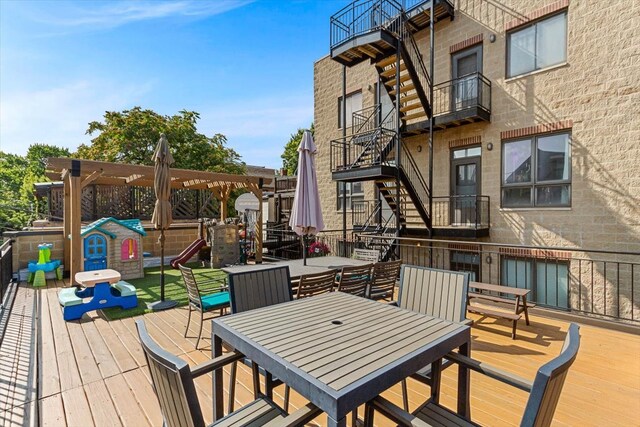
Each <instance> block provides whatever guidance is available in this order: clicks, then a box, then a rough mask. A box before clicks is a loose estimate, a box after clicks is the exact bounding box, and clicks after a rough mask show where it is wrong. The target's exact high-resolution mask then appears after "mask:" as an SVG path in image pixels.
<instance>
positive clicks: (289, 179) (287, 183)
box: [276, 176, 298, 193]
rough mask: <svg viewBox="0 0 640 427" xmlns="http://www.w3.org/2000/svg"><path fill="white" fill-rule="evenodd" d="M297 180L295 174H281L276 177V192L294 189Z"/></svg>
mask: <svg viewBox="0 0 640 427" xmlns="http://www.w3.org/2000/svg"><path fill="white" fill-rule="evenodd" d="M297 182H298V180H297V178H296V177H295V176H281V177H277V178H276V193H282V192H286V191H293V190H295V189H296V183H297Z"/></svg>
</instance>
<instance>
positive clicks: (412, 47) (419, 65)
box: [401, 12, 431, 102]
mask: <svg viewBox="0 0 640 427" xmlns="http://www.w3.org/2000/svg"><path fill="white" fill-rule="evenodd" d="M402 16H403V22H404V25H402V27H401V28H402V30H401V31H402V34H401V36H402V40H403V42H404V46H405V49H406V52H407V54H408V55H409V59H410V60H411V62H412V64H413V68H414V70H415V72H416V74H417V76H418V80H419V83H420V86H421V89H422V91H423V93H424V95H425V96H426V97H427V101H429V102H431V100H430V99H428V95H427V94H428V89H429V86H430V85H431V77H430V76H429V73H428V72H427V67H426V66H425V64H424V61H423V60H422V55H421V54H420V50H419V49H418V44H417V43H416V40H415V39H414V38H413V35H412V34H411V31H410V30H409V28H408V26H409V23H408V22H409V18H408V17H407V16H406V14H405V13H404V12H403V13H402Z"/></svg>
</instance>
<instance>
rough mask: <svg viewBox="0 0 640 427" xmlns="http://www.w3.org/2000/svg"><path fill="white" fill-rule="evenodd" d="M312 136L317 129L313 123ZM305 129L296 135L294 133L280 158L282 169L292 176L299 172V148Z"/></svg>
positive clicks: (299, 130)
mask: <svg viewBox="0 0 640 427" xmlns="http://www.w3.org/2000/svg"><path fill="white" fill-rule="evenodd" d="M309 130H311V134H312V135H313V134H314V133H315V128H314V127H313V123H311V127H310V128H309ZM304 131H305V129H302V128H300V129H298V131H297V132H296V133H292V134H291V137H290V138H289V142H287V143H286V144H285V146H284V152H283V153H282V155H281V156H280V157H281V158H282V167H283V168H285V169H286V170H287V172H288V173H289V174H290V175H293V174H294V173H296V171H297V170H298V147H299V146H300V142H302V135H303V134H304Z"/></svg>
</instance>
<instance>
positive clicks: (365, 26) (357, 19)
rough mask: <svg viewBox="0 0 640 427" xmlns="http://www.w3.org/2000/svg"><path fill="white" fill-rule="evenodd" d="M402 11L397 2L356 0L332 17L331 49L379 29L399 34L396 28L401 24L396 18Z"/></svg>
mask: <svg viewBox="0 0 640 427" xmlns="http://www.w3.org/2000/svg"><path fill="white" fill-rule="evenodd" d="M401 11H402V5H401V4H400V3H398V2H396V1H395V0H356V1H354V2H352V3H350V4H348V5H347V6H345V7H344V8H342V9H340V10H339V11H338V12H337V13H335V14H334V15H333V16H332V17H331V28H330V33H331V35H330V37H331V40H330V46H331V49H333V48H334V47H336V46H338V45H339V44H341V43H344V42H345V41H347V40H349V39H351V38H353V37H356V36H359V35H362V34H366V33H369V32H371V31H375V30H379V29H386V30H388V31H390V32H395V33H397V31H398V28H395V26H397V25H399V23H398V20H397V19H395V18H396V17H397V16H398V15H399V14H400V12H401Z"/></svg>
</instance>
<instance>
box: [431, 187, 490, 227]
mask: <svg viewBox="0 0 640 427" xmlns="http://www.w3.org/2000/svg"><path fill="white" fill-rule="evenodd" d="M489 202H490V199H489V196H480V195H473V196H437V197H433V226H434V227H461V228H471V229H474V230H478V229H484V228H489V225H490V223H491V218H490V216H489Z"/></svg>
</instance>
